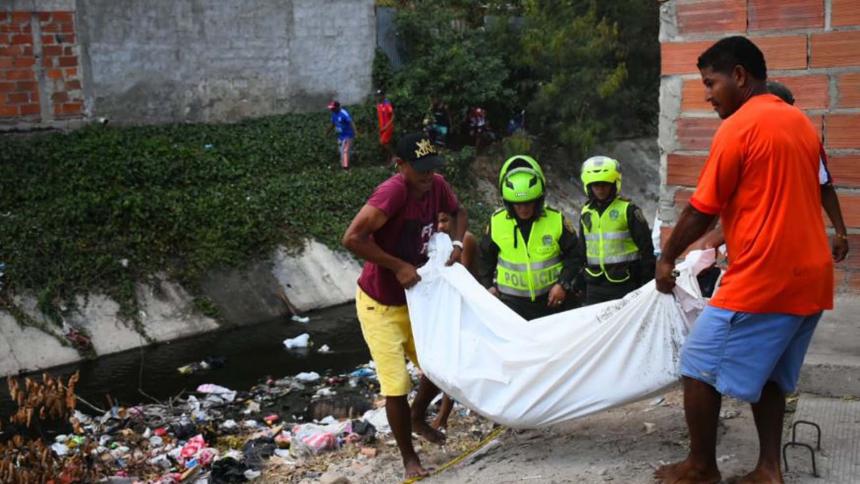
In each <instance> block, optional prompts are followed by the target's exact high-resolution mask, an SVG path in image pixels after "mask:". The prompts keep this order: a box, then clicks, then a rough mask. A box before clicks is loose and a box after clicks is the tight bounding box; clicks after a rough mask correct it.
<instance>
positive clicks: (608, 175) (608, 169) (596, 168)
mask: <svg viewBox="0 0 860 484" xmlns="http://www.w3.org/2000/svg"><path fill="white" fill-rule="evenodd" d="M580 177H581V178H582V189H583V190H585V194H586V195H588V196H590V195H591V194H590V193H589V192H588V185H591V184H592V183H595V182H606V183H614V184H615V191H616V193H621V167H620V163H618V160H615V159H612V158H610V157H608V156H592V157H591V158H589V159H587V160H585V162H584V163H583V164H582V173H581V174H580Z"/></svg>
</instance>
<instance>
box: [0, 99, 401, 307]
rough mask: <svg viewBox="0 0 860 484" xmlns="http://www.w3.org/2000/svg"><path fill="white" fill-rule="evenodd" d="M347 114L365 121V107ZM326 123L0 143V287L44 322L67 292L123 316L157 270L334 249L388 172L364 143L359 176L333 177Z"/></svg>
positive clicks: (111, 132) (185, 277)
mask: <svg viewBox="0 0 860 484" xmlns="http://www.w3.org/2000/svg"><path fill="white" fill-rule="evenodd" d="M353 111H354V114H355V115H356V117H357V118H358V119H364V118H367V117H369V114H368V113H371V112H372V108H371V107H366V106H365V107H361V106H359V107H356V108H354V109H353ZM327 122H328V115H327V114H324V113H314V114H296V115H288V116H276V117H270V118H263V119H258V120H253V121H246V122H242V123H238V124H233V125H171V126H155V127H138V128H113V127H107V128H103V127H88V128H84V129H81V130H79V131H76V132H73V133H70V134H42V135H35V136H30V137H27V138H17V139H16V138H12V137H10V136H5V137H0V215H2V219H0V221H2V225H3V230H0V261H2V262H5V263H6V276H5V281H6V288H5V289H4V290H13V291H15V290H18V291H20V290H31V291H36V292H37V294H39V296H40V297H39V299H40V303H41V304H40V306H41V308H42V309H43V310H44V311H45V312H46V313H47V314H49V315H51V316H53V317H54V319H55V320H59V318H60V313H59V311H58V310H57V308H59V307H62V306H65V305H69V301H71V300H72V298H73V296H75V295H77V294H83V293H89V292H103V293H105V294H107V295H109V296H111V297H113V298H115V299H116V300H117V301H119V302H120V304H121V305H122V312H123V314H124V315H125V316H126V317H127V318H129V319H132V320H133V319H135V318H136V313H137V311H136V302H135V296H134V284H135V282H137V281H141V280H145V278H146V277H147V276H149V275H150V274H152V273H154V272H156V271H162V270H166V271H167V272H168V273H169V275H170V276H172V277H174V278H176V279H178V280H180V281H182V282H183V283H185V284H187V285H189V287H191V288H193V287H194V285H195V283H196V281H197V280H198V278H199V277H200V276H201V275H202V274H203V273H205V272H206V271H207V270H209V269H211V268H213V267H216V266H222V265H237V264H240V263H243V262H245V261H248V260H251V259H255V258H259V257H265V256H266V255H267V254H268V253H269V251H270V250H271V249H272V248H273V247H274V246H275V245H276V244H279V243H286V244H288V245H290V246H292V247H298V246H299V244H300V241H301V240H302V239H304V238H306V237H311V238H315V239H317V240H320V241H322V242H324V243H326V244H328V245H329V246H332V247H337V246H338V245H339V239H340V236H341V235H342V233H343V231H344V230H345V228H346V226H347V224H348V223H349V221H350V220H351V218H352V217H353V216H354V215H355V213H356V212H357V210H358V208H359V207H361V205H362V204H363V203H364V201H365V200H366V198H367V196H368V195H369V194H370V193H371V191H372V189H373V188H374V187H375V185H376V184H377V183H379V182H380V181H381V180H383V179H384V178H385V177H387V176H389V175H390V173H391V170H390V168H388V167H387V166H383V163H382V160H383V159H382V158H378V157H377V149H378V148H377V144H376V142H375V138H373V137H370V136H368V137H365V138H363V139H362V138H359V139H358V141H357V142H356V159H357V160H358V161H357V163H358V166H356V167H355V168H354V169H353V170H351V171H350V172H348V173H347V172H344V171H343V170H341V169H340V168H339V166H338V159H337V150H336V142H335V140H334V137H333V136H332V137H325V136H324V129H325V126H326V123H327ZM367 122H369V121H367ZM374 123H375V120H374ZM69 307H71V306H70V305H69Z"/></svg>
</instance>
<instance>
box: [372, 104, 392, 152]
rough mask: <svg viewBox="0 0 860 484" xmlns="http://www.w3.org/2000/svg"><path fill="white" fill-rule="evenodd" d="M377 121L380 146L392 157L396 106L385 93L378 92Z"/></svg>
mask: <svg viewBox="0 0 860 484" xmlns="http://www.w3.org/2000/svg"><path fill="white" fill-rule="evenodd" d="M376 119H377V120H378V121H379V144H380V146H382V148H383V149H384V150H385V152H386V153H388V155H389V156H391V155H392V154H393V153H392V151H391V138H392V137H393V136H394V105H393V104H391V101H389V100H388V98H387V97H385V91H383V90H382V89H378V90H377V91H376Z"/></svg>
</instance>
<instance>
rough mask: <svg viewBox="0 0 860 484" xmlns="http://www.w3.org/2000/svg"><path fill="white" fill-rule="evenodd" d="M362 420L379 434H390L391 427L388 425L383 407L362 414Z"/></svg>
mask: <svg viewBox="0 0 860 484" xmlns="http://www.w3.org/2000/svg"><path fill="white" fill-rule="evenodd" d="M362 419H364V420H365V421H367V422H368V423H370V424H371V425H373V426H374V427H375V428H376V431H377V432H378V433H380V434H388V433H391V427H390V426H389V425H388V416H387V415H386V414H385V408H384V407H382V408H375V409H373V410H368V411H367V412H365V413H364V415H363V416H362Z"/></svg>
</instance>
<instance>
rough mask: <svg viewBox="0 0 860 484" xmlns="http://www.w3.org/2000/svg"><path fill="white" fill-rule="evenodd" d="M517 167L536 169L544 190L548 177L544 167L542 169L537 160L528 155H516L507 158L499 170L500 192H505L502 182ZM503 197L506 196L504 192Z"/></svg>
mask: <svg viewBox="0 0 860 484" xmlns="http://www.w3.org/2000/svg"><path fill="white" fill-rule="evenodd" d="M516 168H531V169H532V170H534V172H535V173H537V175H538V177H539V178H540V182H541V191H543V187H544V186H546V177H544V176H543V169H541V167H540V165H539V164H538V162H537V160H535V159H534V158H532V157H531V156H528V155H516V156H512V157H510V158H508V159H507V160H505V162H504V163H503V164H502V169H501V170H499V193H502V192H503V189H502V182H504V181H505V177H506V176H507V175H508V172H510V171H512V170H514V169H516ZM502 198H504V193H502Z"/></svg>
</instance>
